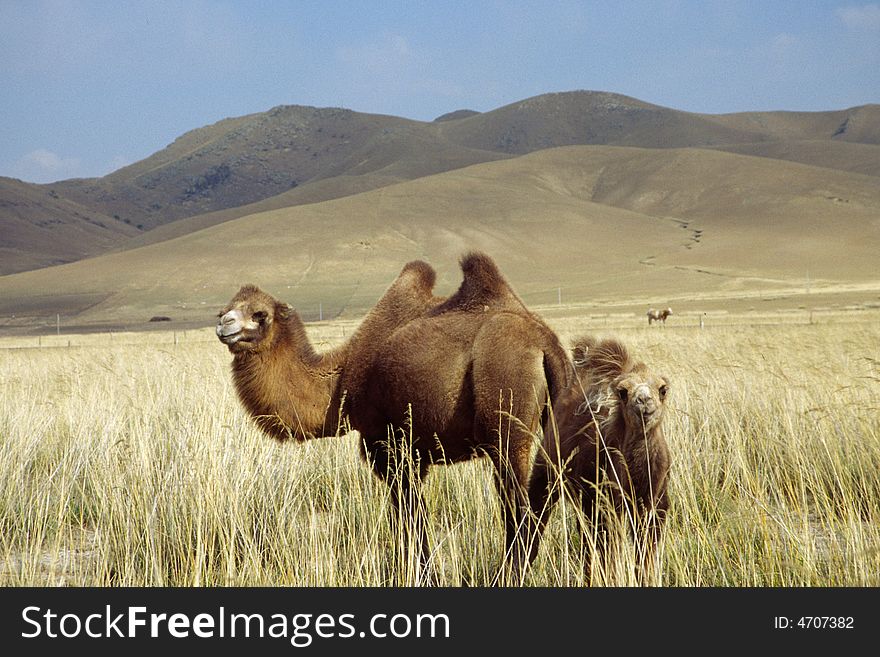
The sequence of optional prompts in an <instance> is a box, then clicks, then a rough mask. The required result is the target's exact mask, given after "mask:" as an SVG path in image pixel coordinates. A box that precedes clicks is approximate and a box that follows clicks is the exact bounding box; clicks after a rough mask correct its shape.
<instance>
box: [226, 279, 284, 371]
mask: <svg viewBox="0 0 880 657" xmlns="http://www.w3.org/2000/svg"><path fill="white" fill-rule="evenodd" d="M292 312H293V309H292V308H291V307H290V306H288V305H287V304H286V303H282V302H280V301H277V300H276V299H274V298H273V297H272V296H271V295H269V294H266V293H265V292H263V291H262V290H261V289H260V288H258V287H256V286H255V285H244V286H242V288H241V289H240V290H239V291H238V294H236V295H235V296H234V297H232V300H231V301H230V302H229V303H228V304H227V305H226V307H225V308H223V310H221V311H220V312H219V313H218V314H217V328H216V332H217V337H218V338H219V339H220V342H222V343H223V344H225V345H226V346H227V347H229V351H231V352H232V353H233V354H245V353H256V352H259V351H263V350H264V349H268V348H269V347H270V346H271V345H272V343H273V339H274V338H275V336H276V334H277V333H278V330H277V323H278V322H283V321H284V320H287V319H289V318H290V315H291V313H292Z"/></svg>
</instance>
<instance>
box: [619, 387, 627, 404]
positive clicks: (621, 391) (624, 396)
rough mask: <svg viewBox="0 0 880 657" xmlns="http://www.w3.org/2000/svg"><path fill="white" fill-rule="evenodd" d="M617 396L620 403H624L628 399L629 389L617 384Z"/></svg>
mask: <svg viewBox="0 0 880 657" xmlns="http://www.w3.org/2000/svg"><path fill="white" fill-rule="evenodd" d="M617 398H618V399H619V400H620V403H621V404H625V403H626V402H627V400H628V399H629V390H627V389H626V386H624V385H619V386H617Z"/></svg>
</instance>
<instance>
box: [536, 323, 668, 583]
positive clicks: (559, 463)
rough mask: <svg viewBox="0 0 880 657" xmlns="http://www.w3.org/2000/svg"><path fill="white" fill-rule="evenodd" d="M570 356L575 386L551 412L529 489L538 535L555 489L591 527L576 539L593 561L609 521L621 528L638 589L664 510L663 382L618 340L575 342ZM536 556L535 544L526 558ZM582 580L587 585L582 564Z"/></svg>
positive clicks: (599, 553) (603, 545)
mask: <svg viewBox="0 0 880 657" xmlns="http://www.w3.org/2000/svg"><path fill="white" fill-rule="evenodd" d="M573 353H574V362H575V368H576V371H577V380H576V381H575V383H574V385H573V386H571V387H570V388H569V389H568V390H566V391H565V393H564V394H563V395H562V396H561V397H560V399H559V401H558V403H557V404H556V405H555V406H554V419H555V421H556V426H555V427H550V426H547V427H545V430H544V445H543V450H541V452H539V454H538V457H537V459H536V462H535V468H534V470H533V473H532V479H531V481H530V486H529V496H530V499H531V502H532V509H533V511H534V512H535V514H536V515H537V517H538V536H540V534H541V532H543V530H544V528H545V527H546V524H547V521H548V519H549V516H550V514H551V512H552V511H553V507H554V505H555V503H556V501H557V500H558V498H559V495H560V494H561V492H562V491H561V485H560V484H562V485H564V486H566V487H567V488H568V490H569V491H570V492H571V493H572V495H573V497H574V498H575V499H579V500H580V504H581V510H582V511H583V515H584V519H585V520H586V521H587V522H589V523H590V524H589V525H587V526H584V527H582V530H583V536H584V538H585V539H586V540H587V542H590V541H592V542H593V543H594V544H595V546H596V554H597V556H598V557H600V558H603V557H604V552H605V548H607V546H608V541H609V539H610V538H611V536H610V535H611V534H612V533H613V526H611V525H610V522H609V521H610V520H611V519H612V518H614V517H616V519H617V520H619V521H623V522H624V523H625V524H626V525H627V526H628V528H629V530H630V533H631V535H632V537H633V539H634V541H635V544H636V550H637V556H638V563H639V567H638V576H639V579H640V581H642V582H645V581H647V579H648V576H649V566H650V565H651V564H652V563H653V555H654V552H655V550H656V545H657V543H658V541H659V539H660V535H661V531H662V526H663V522H664V520H665V517H666V512H667V510H668V508H669V498H668V494H667V482H668V475H669V464H670V459H669V449H668V447H667V444H666V440H665V438H664V436H663V427H662V422H663V417H664V414H665V411H666V400H667V394H668V390H669V382H668V380H667V379H666V378H665V377H663V376H659V375H657V374H655V373H653V372H652V371H651V370H650V369H648V367H647V366H646V365H645V364H644V363H641V362H635V361H633V360H632V358H631V357H630V355H629V352H628V351H627V349H626V347H625V346H624V345H623V344H621V343H620V342H618V341H617V340H613V339H607V340H603V341H601V342H597V341H596V340H595V339H594V338H592V337H585V338H581V339H579V340H577V341H576V343H575V347H574V349H573ZM557 437H558V438H557ZM609 514H611V515H609ZM609 529H610V531H609ZM606 533H607V534H608V535H607V536H606ZM536 550H537V543H536V544H535V545H534V546H533V553H532V555H531V556H533V557H534V554H535V552H536ZM585 576H586V580H587V581H588V582H589V581H590V580H591V577H592V568H591V561H590V559H589V557H587V558H586V562H585Z"/></svg>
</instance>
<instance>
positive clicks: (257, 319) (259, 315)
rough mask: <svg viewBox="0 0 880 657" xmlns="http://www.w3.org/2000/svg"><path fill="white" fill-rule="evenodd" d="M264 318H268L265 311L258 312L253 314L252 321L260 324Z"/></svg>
mask: <svg viewBox="0 0 880 657" xmlns="http://www.w3.org/2000/svg"><path fill="white" fill-rule="evenodd" d="M266 317H268V313H266V311H265V310H258V311H257V312H255V313H254V314H253V319H254V321H255V322H260V323H261V324H262V323H263V322H265V321H266Z"/></svg>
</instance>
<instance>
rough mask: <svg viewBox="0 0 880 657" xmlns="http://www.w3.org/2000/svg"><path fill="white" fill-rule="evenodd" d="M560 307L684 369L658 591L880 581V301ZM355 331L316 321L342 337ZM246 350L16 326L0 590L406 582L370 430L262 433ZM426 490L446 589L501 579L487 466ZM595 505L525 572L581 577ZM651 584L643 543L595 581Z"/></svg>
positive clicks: (576, 580)
mask: <svg viewBox="0 0 880 657" xmlns="http://www.w3.org/2000/svg"><path fill="white" fill-rule="evenodd" d="M546 316H547V317H548V319H549V321H550V322H551V323H552V325H553V326H554V327H555V328H556V329H557V330H558V331H559V333H560V335H561V336H562V337H563V339H568V338H571V337H573V336H574V335H576V334H578V333H581V332H586V331H593V332H596V333H599V334H614V335H617V336H619V337H621V338H622V339H624V340H625V341H626V342H627V343H628V344H629V345H630V346H631V348H632V349H633V351H634V352H635V353H636V354H637V355H638V356H639V357H641V358H642V359H644V360H645V361H646V362H648V363H650V364H651V365H652V366H653V367H654V368H656V369H657V370H659V371H662V372H663V373H665V374H667V375H668V376H669V377H670V378H671V380H672V386H673V387H672V392H671V393H670V394H671V398H670V404H671V409H672V412H671V414H670V415H669V417H668V418H667V420H666V422H667V438H668V440H669V443H670V448H671V451H672V454H673V465H672V474H671V477H672V478H671V484H670V495H671V498H672V510H671V515H670V518H669V522H668V525H667V532H666V535H665V540H664V542H663V545H662V549H661V551H660V566H659V572H658V577H657V580H656V582H657V583H658V584H659V585H662V586H803V585H808V586H814V585H830V586H850V585H852V586H880V575H878V573H880V361H878V360H877V354H878V348H877V347H878V344H880V321H878V319H880V313H878V312H877V311H876V310H863V311H861V312H849V313H845V312H840V313H836V314H834V313H827V314H824V315H821V316H817V317H815V318H814V321H813V323H809V319H808V317H807V315H805V314H801V315H792V314H790V313H789V314H785V313H781V314H779V315H777V316H774V315H772V313H770V314H767V315H766V316H762V317H761V318H760V321H753V319H750V318H749V316H747V315H745V314H744V315H740V316H730V317H724V318H723V319H724V321H723V322H722V321H720V319H713V320H712V321H709V322H708V323H707V325H706V327H705V328H704V329H700V328H699V326H698V325H697V324H696V323H695V322H694V321H693V318H691V320H690V321H684V318H677V317H673V318H672V319H670V321H669V325H668V326H666V327H665V328H664V327H660V326H652V327H650V328H649V327H648V326H647V325H645V324H644V323H643V319H642V318H641V317H637V316H635V315H634V314H629V315H626V316H620V317H616V318H614V317H612V318H610V321H609V317H607V316H606V317H604V318H595V317H588V316H584V317H577V316H575V315H573V314H571V313H569V314H565V313H561V312H558V311H557V312H553V313H549V312H548V313H546ZM353 326H354V323H353V322H349V323H318V324H312V325H310V327H309V330H310V332H311V335H312V336H313V339H314V341H315V342H316V343H318V344H322V343H323V344H332V343H335V342H337V341H339V340H342V339H344V336H345V335H347V334H350V331H351V330H352V328H353ZM68 344H69V345H70V346H68ZM229 361H230V357H229V355H228V353H227V352H226V349H225V348H224V347H222V346H221V345H220V344H219V343H217V342H216V340H214V338H213V335H212V334H211V332H210V331H209V330H200V331H187V332H186V333H183V332H178V333H174V334H172V333H170V332H168V333H164V332H158V331H154V332H150V333H143V334H120V333H115V334H112V335H111V334H107V333H104V334H93V335H61V336H43V337H42V338H37V337H33V336H28V337H21V338H3V339H0V583H2V584H4V585H20V586H39V585H112V586H117V585H119V586H122V585H133V586H155V585H167V586H189V585H196V586H226V585H298V586H300V585H302V586H308V585H315V586H386V585H395V584H408V583H410V582H411V574H410V573H409V572H408V569H406V568H403V569H395V568H394V566H393V564H394V563H395V559H394V551H395V550H396V549H397V547H396V546H397V544H398V541H397V540H396V539H395V537H394V536H392V535H391V525H390V524H389V522H388V519H387V509H388V502H387V499H386V497H387V492H386V489H385V487H384V485H382V484H381V483H380V482H379V481H378V480H376V479H375V478H374V476H373V475H372V473H371V472H370V469H369V468H368V467H367V466H366V465H365V464H364V463H362V462H361V460H360V458H359V456H358V450H357V444H356V440H357V438H356V436H355V435H349V436H344V437H341V438H337V439H325V440H318V441H312V442H310V443H307V444H301V445H283V446H279V445H278V444H275V443H273V442H271V441H270V440H268V439H266V438H264V437H263V436H262V435H261V434H259V433H258V432H257V430H256V429H255V428H254V426H253V424H252V423H251V422H250V421H249V420H248V419H247V418H246V416H245V414H244V413H243V411H242V410H241V409H240V408H239V405H238V402H237V400H236V398H235V395H234V391H233V389H232V386H231V381H230V375H229V370H228V364H229ZM426 494H427V496H428V504H429V509H430V513H431V516H432V522H431V524H430V527H429V531H430V541H431V545H432V546H434V550H435V551H434V556H433V558H434V560H435V562H436V564H437V566H438V570H439V572H440V573H441V575H440V583H441V584H443V585H447V586H458V585H476V586H481V585H487V584H489V583H491V581H492V578H493V577H494V575H495V568H496V566H497V564H498V562H499V559H500V557H501V546H502V527H501V522H500V517H499V513H498V501H497V496H496V493H495V490H494V485H493V483H492V478H491V474H490V470H489V467H488V463H487V462H482V461H477V462H472V463H468V464H463V465H457V466H451V467H437V468H434V469H433V470H432V473H431V475H430V477H429V478H428V483H427V490H426ZM579 521H580V520H579V518H578V517H577V515H576V514H575V512H574V511H573V509H572V505H571V504H570V503H568V504H566V503H563V504H562V509H561V511H560V510H559V509H557V511H556V513H555V514H554V516H553V520H552V523H551V526H550V528H549V532H548V534H547V535H546V537H545V541H544V543H543V544H542V546H541V552H540V555H539V557H538V559H537V560H536V562H535V564H534V567H533V569H532V570H531V571H530V573H529V575H528V577H527V581H526V584H527V585H533V586H578V585H582V584H583V577H582V568H581V562H582V554H583V550H584V549H588V548H587V547H586V546H583V545H581V544H580V541H579V539H578V538H577V536H578V532H577V531H576V529H577V523H578V522H579ZM633 583H635V578H634V559H632V558H631V557H628V556H627V555H626V554H623V555H621V556H620V557H619V558H618V559H616V560H615V561H614V563H613V565H611V566H609V567H608V568H605V569H603V570H601V571H600V572H599V573H598V576H597V578H596V580H595V581H594V584H597V585H609V586H617V585H628V584H633Z"/></svg>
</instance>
